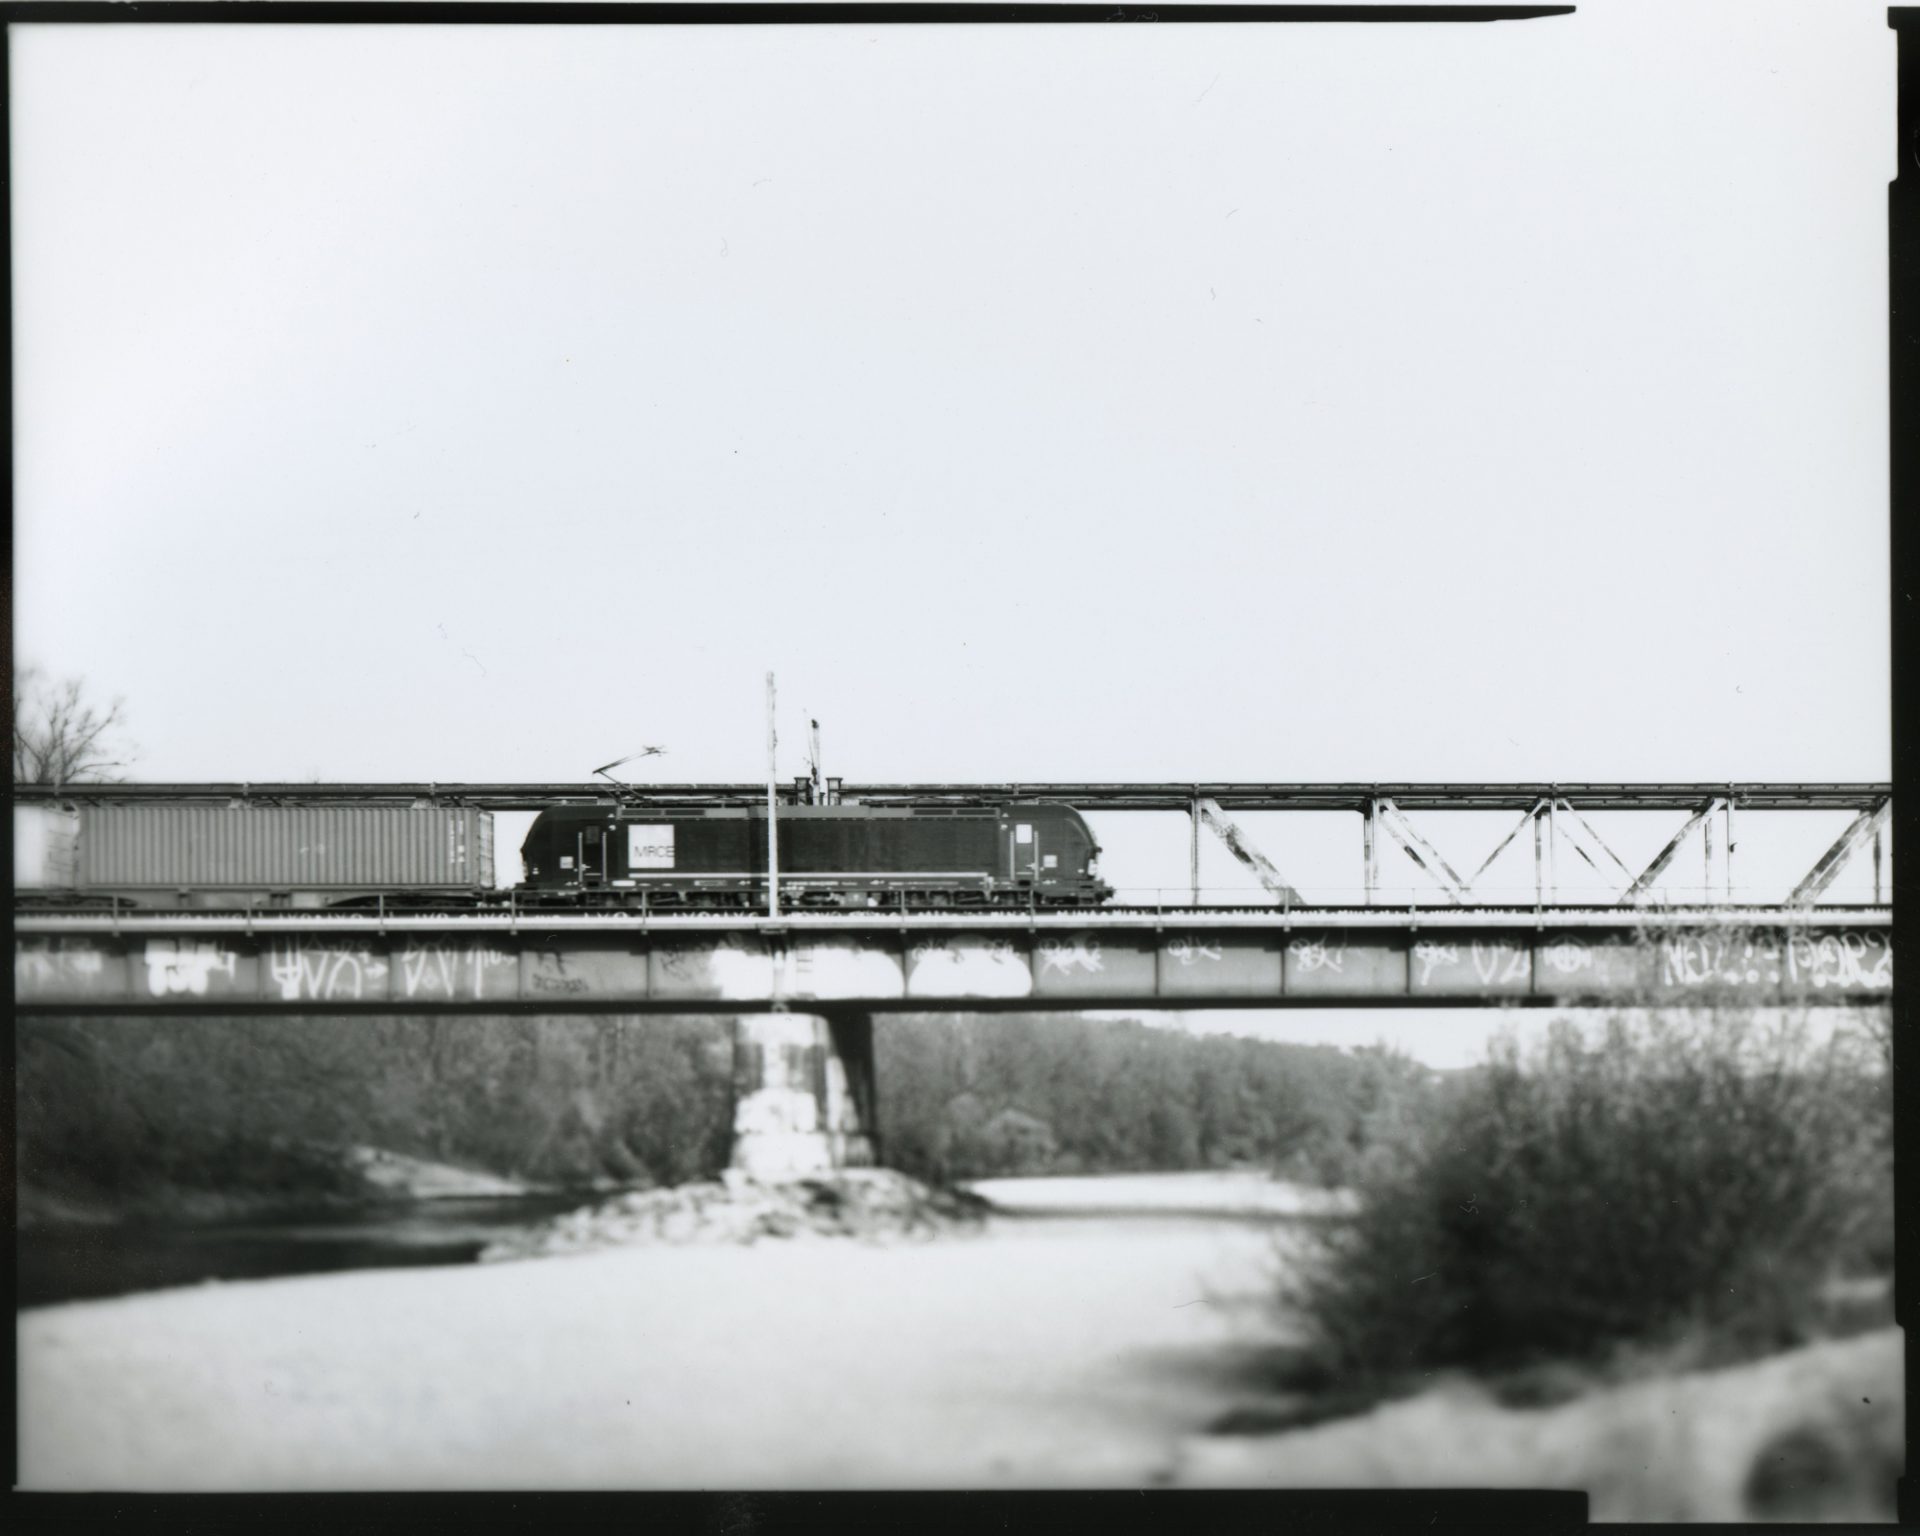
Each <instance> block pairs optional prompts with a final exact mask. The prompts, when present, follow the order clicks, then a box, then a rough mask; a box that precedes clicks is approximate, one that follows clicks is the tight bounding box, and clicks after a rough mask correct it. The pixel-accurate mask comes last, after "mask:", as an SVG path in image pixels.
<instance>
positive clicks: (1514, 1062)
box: [1286, 1015, 1891, 1379]
mask: <svg viewBox="0 0 1920 1536" xmlns="http://www.w3.org/2000/svg"><path fill="white" fill-rule="evenodd" d="M1844 1047H1845V1042H1844V1041H1842V1040H1838V1039H1829V1040H1827V1041H1824V1042H1822V1041H1816V1040H1815V1039H1814V1037H1813V1034H1812V1032H1811V1031H1810V1030H1809V1029H1808V1028H1807V1027H1805V1025H1804V1024H1802V1023H1800V1022H1798V1021H1795V1020H1792V1019H1788V1020H1784V1021H1780V1022H1777V1023H1774V1024H1760V1023H1756V1022H1755V1021H1754V1020H1753V1019H1752V1018H1750V1017H1749V1018H1745V1019H1743V1018H1741V1017H1739V1016H1737V1015H1728V1016H1704V1017H1689V1018H1682V1019H1673V1018H1664V1019H1662V1018H1654V1019H1624V1018H1619V1019H1614V1020H1611V1021H1609V1022H1608V1024H1607V1026H1606V1028H1605V1030H1604V1033H1603V1035H1602V1037H1601V1038H1600V1039H1598V1040H1597V1041H1591V1040H1587V1039H1583V1038H1582V1036H1581V1035H1580V1034H1579V1033H1578V1032H1577V1031H1575V1030H1574V1029H1573V1028H1572V1027H1571V1026H1569V1025H1566V1024H1564V1023H1563V1024H1558V1025H1556V1026H1555V1027H1554V1029H1553V1030H1552V1032H1551V1033H1550V1035H1549V1037H1548V1039H1547V1040H1546V1042H1545V1043H1544V1045H1543V1046H1542V1047H1540V1048H1537V1049H1535V1050H1534V1051H1531V1052H1528V1053H1523V1052H1521V1051H1520V1050H1519V1048H1518V1047H1517V1046H1515V1045H1514V1044H1513V1042H1512V1041H1511V1040H1507V1041H1504V1042H1502V1043H1501V1044H1500V1045H1498V1046H1496V1047H1495V1049H1494V1051H1493V1053H1492V1059H1491V1060H1490V1062H1489V1063H1488V1065H1487V1067H1486V1068H1485V1069H1484V1070H1483V1071H1482V1072H1480V1073H1478V1074H1476V1075H1475V1076H1474V1077H1473V1078H1472V1079H1470V1080H1468V1081H1467V1082H1466V1083H1464V1085H1463V1086H1462V1088H1461V1090H1460V1092H1459V1093H1457V1094H1456V1095H1452V1096H1450V1097H1449V1098H1448V1099H1447V1100H1445V1101H1443V1102H1441V1103H1440V1104H1439V1105H1438V1107H1437V1108H1436V1111H1435V1113H1434V1114H1433V1115H1432V1116H1431V1117H1430V1118H1429V1119H1428V1120H1427V1121H1426V1122H1425V1123H1418V1122H1414V1123H1403V1124H1402V1125H1400V1126H1399V1127H1398V1128H1397V1129H1396V1130H1395V1131H1394V1132H1393V1133H1392V1134H1391V1135H1390V1136H1389V1137H1387V1138H1386V1139H1384V1140H1382V1141H1381V1142H1379V1143H1377V1144H1376V1145H1375V1146H1374V1147H1373V1148H1372V1149H1371V1150H1370V1151H1369V1152H1368V1153H1367V1154H1366V1155H1365V1156H1364V1157H1363V1159H1362V1160H1361V1167H1360V1169H1359V1172H1358V1174H1357V1177H1356V1187H1357V1189H1358V1192H1359V1194H1360V1205H1359V1209H1358V1213H1357V1214H1356V1215H1355V1217H1354V1218H1353V1219H1352V1220H1351V1221H1349V1222H1346V1223H1343V1224H1340V1225H1337V1226H1334V1227H1331V1228H1328V1229H1326V1230H1325V1232H1324V1233H1323V1236H1322V1239H1321V1246H1320V1247H1319V1249H1318V1250H1317V1251H1316V1252H1314V1253H1313V1254H1312V1255H1311V1256H1310V1257H1309V1258H1308V1259H1307V1260H1306V1262H1305V1263H1304V1265H1303V1267H1301V1268H1300V1269H1299V1270H1298V1271H1297V1274H1296V1278H1295V1279H1294V1280H1293V1281H1292V1282H1291V1283H1290V1284H1289V1285H1288V1287H1287V1288H1286V1299H1287V1300H1288V1301H1289V1302H1291V1303H1292V1304H1293V1305H1294V1306H1295V1307H1297V1308H1298V1309H1299V1312H1300V1314H1301V1317H1302V1321H1303V1323H1304V1325H1305V1328H1306V1333H1307V1337H1308V1341H1309V1342H1308V1351H1309V1353H1310V1355H1311V1357H1312V1358H1313V1360H1314V1362H1315V1365H1316V1366H1317V1368H1319V1369H1320V1370H1322V1371H1326V1372H1332V1373H1337V1374H1339V1375H1340V1376H1342V1377H1346V1378H1352V1377H1356V1376H1359V1377H1366V1378H1373V1379H1381V1378H1386V1377H1391V1376H1394V1375H1396V1374H1398V1373H1402V1372H1411V1371H1431V1370H1434V1369H1438V1368H1443V1367H1448V1366H1468V1367H1504V1366H1511V1365H1517V1364H1521V1363H1524V1362H1527V1361H1531V1360H1537V1359H1541V1358H1545V1357H1571V1358H1590V1357H1595V1356H1600V1355H1604V1354H1605V1353H1607V1352H1608V1351H1609V1350H1610V1349H1612V1348H1613V1347H1614V1346H1616V1345H1618V1344H1621V1343H1623V1342H1626V1341H1648V1340H1657V1339H1662V1338H1674V1337H1677V1336H1679V1335H1681V1334H1685V1333H1688V1332H1690V1331H1699V1330H1704V1332H1705V1334H1706V1335H1707V1336H1709V1337H1712V1338H1713V1339H1715V1340H1717V1341H1719V1343H1720V1345H1721V1346H1722V1347H1723V1350H1724V1351H1725V1352H1728V1353H1735V1354H1738V1353H1747V1352H1751V1351H1756V1350H1760V1349H1765V1348H1771V1347H1779V1346H1782V1345H1785V1344H1787V1343H1791V1342H1794V1341H1796V1340H1797V1339H1799V1338H1802V1337H1804V1336H1805V1335H1806V1334H1807V1333H1808V1332H1809V1331H1810V1328H1811V1325H1812V1319H1813V1317H1814V1315H1815V1310H1816V1305H1817V1293H1818V1291H1819V1288H1820V1284H1821V1282H1822V1281H1823V1280H1824V1279H1825V1278H1826V1277H1827V1275H1828V1274H1829V1273H1830V1271H1831V1269H1832V1266H1833V1264H1834V1261H1835V1259H1836V1256H1844V1255H1846V1254H1848V1253H1849V1252H1855V1253H1857V1252H1861V1251H1864V1250H1865V1249H1867V1248H1870V1247H1871V1245H1872V1244H1873V1243H1874V1242H1875V1241H1878V1240H1880V1239H1881V1234H1880V1233H1878V1231H1877V1230H1876V1229H1877V1226H1878V1225H1879V1224H1881V1223H1883V1222H1884V1221H1885V1220H1886V1213H1887V1211H1888V1209H1889V1207H1888V1206H1887V1205H1886V1204H1885V1202H1886V1201H1887V1200H1888V1199H1889V1198H1890V1195H1889V1193H1888V1191H1889V1189H1890V1183H1891V1159H1890V1155H1889V1146H1890V1142H1889V1140H1888V1138H1887V1135H1886V1131H1885V1127H1886V1124H1887V1122H1888V1119H1889V1117H1890V1109H1891V1104H1890V1099H1891V1095H1890V1090H1889V1085H1888V1081H1887V1077H1886V1074H1885V1073H1884V1072H1883V1071H1880V1070H1877V1068H1876V1067H1875V1066H1874V1065H1873V1064H1872V1063H1871V1062H1867V1061H1863V1060H1862V1059H1861V1058H1860V1057H1859V1056H1858V1054H1857V1053H1849V1052H1848V1051H1847V1050H1846V1049H1845V1048H1844Z"/></svg>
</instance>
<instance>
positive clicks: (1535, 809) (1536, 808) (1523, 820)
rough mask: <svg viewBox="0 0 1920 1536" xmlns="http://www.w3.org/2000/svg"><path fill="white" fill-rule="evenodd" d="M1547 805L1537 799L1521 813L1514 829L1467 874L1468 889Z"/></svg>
mask: <svg viewBox="0 0 1920 1536" xmlns="http://www.w3.org/2000/svg"><path fill="white" fill-rule="evenodd" d="M1546 807H1547V802H1546V801H1544V800H1536V801H1534V803H1533V804H1532V805H1530V806H1528V807H1527V809H1526V810H1525V811H1524V812H1523V813H1522V814H1521V817H1520V819H1519V820H1518V821H1516V822H1515V823H1514V824H1513V830H1512V831H1511V832H1509V833H1508V834H1507V835H1506V836H1505V837H1503V838H1501V839H1500V841H1499V842H1498V843H1496V844H1495V845H1494V849H1493V852H1492V853H1490V854H1488V855H1487V856H1486V857H1485V858H1484V859H1482V860H1481V861H1480V867H1479V868H1478V869H1476V870H1475V871H1474V872H1473V873H1472V874H1471V875H1469V876H1467V880H1466V888H1467V889H1468V890H1472V889H1473V888H1474V886H1476V885H1478V884H1479V883H1480V877H1481V876H1482V875H1484V874H1485V873H1486V872H1487V871H1488V870H1489V869H1491V868H1493V861H1494V860H1495V859H1497V858H1499V857H1500V855H1501V854H1503V853H1505V852H1506V851H1507V845H1508V844H1509V843H1511V842H1512V841H1513V840H1514V839H1515V838H1516V837H1518V836H1519V835H1520V834H1521V833H1522V832H1524V831H1526V830H1527V823H1528V822H1530V821H1532V820H1533V818H1534V817H1536V816H1538V815H1539V814H1540V813H1541V812H1542V811H1543V810H1545V809H1546Z"/></svg>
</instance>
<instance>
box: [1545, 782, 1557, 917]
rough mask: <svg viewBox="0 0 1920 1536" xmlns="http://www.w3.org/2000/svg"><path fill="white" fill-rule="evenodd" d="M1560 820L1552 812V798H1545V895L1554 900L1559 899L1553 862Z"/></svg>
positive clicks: (1555, 869)
mask: <svg viewBox="0 0 1920 1536" xmlns="http://www.w3.org/2000/svg"><path fill="white" fill-rule="evenodd" d="M1559 844H1560V822H1559V820H1558V818H1556V817H1555V816H1554V814H1553V799H1552V797H1549V798H1548V800H1547V895H1548V896H1549V897H1550V898H1551V899H1552V900H1553V901H1554V902H1555V903H1558V902H1559V900H1560V873H1559V870H1558V868H1557V867H1556V865H1555V863H1554V856H1555V855H1556V854H1557V853H1558V852H1559Z"/></svg>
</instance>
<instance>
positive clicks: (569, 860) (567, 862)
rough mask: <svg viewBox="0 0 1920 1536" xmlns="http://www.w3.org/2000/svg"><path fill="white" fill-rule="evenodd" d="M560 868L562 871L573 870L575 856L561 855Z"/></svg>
mask: <svg viewBox="0 0 1920 1536" xmlns="http://www.w3.org/2000/svg"><path fill="white" fill-rule="evenodd" d="M560 867H561V868H562V869H572V868H573V855H572V854H570V853H563V854H561V855H560Z"/></svg>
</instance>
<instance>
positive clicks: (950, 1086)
mask: <svg viewBox="0 0 1920 1536" xmlns="http://www.w3.org/2000/svg"><path fill="white" fill-rule="evenodd" d="M875 1051H876V1056H877V1063H878V1074H879V1102H880V1117H881V1126H882V1132H883V1137H884V1148H885V1160H886V1161H887V1162H888V1163H889V1164H890V1165H891V1166H893V1167H896V1168H899V1169H901V1170H902V1171H904V1172H908V1173H912V1174H915V1175H917V1176H919V1177H922V1178H927V1179H932V1180H936V1181H943V1180H951V1179H960V1178H967V1177H981V1176H986V1175H991V1174H1007V1173H1044V1172H1076V1171H1079V1172H1102V1171H1109V1170H1112V1171H1118V1170H1132V1169H1187V1168H1208V1167H1224V1166H1228V1165H1231V1164H1255V1165H1261V1166H1271V1167H1285V1168H1286V1169H1288V1170H1289V1171H1291V1172H1294V1173H1296V1174H1304V1175H1307V1176H1318V1177H1326V1178H1333V1179H1338V1178H1340V1177H1342V1176H1343V1175H1344V1174H1345V1172H1346V1171H1347V1170H1348V1169H1349V1168H1350V1167H1351V1166H1352V1165H1353V1164H1354V1162H1355V1161H1356V1159H1357V1158H1358V1157H1359V1156H1360V1153H1361V1151H1362V1150H1363V1149H1364V1147H1365V1146H1366V1145H1367V1143H1368V1141H1369V1139H1370V1138H1371V1137H1372V1136H1374V1135H1375V1134H1376V1132H1377V1128H1378V1127H1379V1126H1380V1125H1381V1124H1383V1123H1386V1122H1387V1121H1388V1120H1389V1119H1391V1117H1392V1115H1394V1114H1396V1113H1400V1112H1402V1107H1403V1105H1404V1102H1405V1101H1406V1100H1407V1099H1408V1098H1409V1096H1410V1095H1415V1096H1417V1095H1418V1094H1419V1093H1420V1092H1422V1091H1424V1089H1423V1085H1424V1083H1425V1081H1426V1078H1427V1076H1428V1074H1426V1073H1424V1072H1422V1071H1420V1070H1419V1069H1417V1068H1414V1067H1412V1066H1411V1065H1410V1064H1409V1063H1407V1062H1405V1061H1404V1060H1401V1059H1399V1058H1396V1057H1393V1056H1390V1055H1388V1054H1386V1053H1383V1052H1379V1051H1363V1052H1359V1053H1356V1054H1354V1055H1352V1056H1349V1055H1346V1054H1343V1053H1342V1052H1340V1051H1338V1050H1335V1049H1332V1048H1330V1047H1305V1046H1288V1045H1275V1044H1266V1043H1262V1042H1257V1041H1252V1040H1242V1039H1228V1038H1222V1037H1215V1038H1195V1037H1192V1036H1188V1035H1183V1034H1177V1033H1173V1032H1170V1031H1166V1030H1158V1029H1150V1028H1147V1027H1146V1026H1143V1025H1140V1024H1134V1023H1127V1022H1109V1021H1098V1022H1096V1021H1089V1020H1084V1019H1078V1018H1072V1017H1061V1016H1049V1015H1014V1014H1003V1015H994V1016H988V1017H973V1018H967V1017H954V1016H949V1015H920V1016H907V1017H897V1016H896V1017H888V1018H883V1019H881V1020H879V1021H878V1022H877V1024H876V1029H875ZM16 1061H17V1066H18V1086H19V1095H18V1121H17V1129H18V1157H19V1164H18V1166H19V1173H20V1180H21V1186H22V1189H23V1191H24V1192H28V1193H43V1194H51V1195H54V1196H56V1197H59V1198H60V1199H63V1200H72V1201H77V1202H79V1203H81V1204H83V1205H91V1206H106V1207H109V1208H115V1209H120V1210H126V1211H139V1210H142V1209H151V1210H154V1211H156V1212H161V1213H164V1212H165V1211H167V1210H168V1209H169V1208H171V1207H175V1206H177V1205H178V1204H179V1202H178V1200H177V1198H176V1196H177V1194H178V1192H179V1191H182V1190H201V1191H211V1192H216V1193H218V1194H220V1195H223V1196H229V1197H233V1198H234V1200H235V1201H236V1203H245V1201H246V1200H247V1199H248V1198H250V1197H253V1196H256V1195H258V1196H261V1197H272V1196H275V1195H282V1194H284V1195H290V1196H318V1197H328V1196H339V1197H346V1196H349V1195H351V1194H352V1193H353V1192H354V1191H355V1189H356V1188H357V1186H356V1185H355V1184H354V1182H353V1180H352V1179H351V1178H350V1177H349V1176H348V1175H347V1174H346V1173H345V1172H344V1170H342V1169H341V1167H340V1165H339V1162H338V1160H337V1159H332V1160H330V1159H329V1158H328V1156H327V1155H326V1149H328V1148H338V1147H343V1146H349V1145H365V1146H374V1147H379V1148H383V1149H386V1150H389V1151H393V1152H399V1153H404V1154H408V1155H411V1156H417V1157H425V1158H431V1159H435V1160H438V1161H443V1162H449V1163H454V1164H458V1165H461V1166H466V1167H471V1168H475V1169H480V1170H484V1171H487V1172H491V1173H496V1174H503V1175H508V1176H517V1177H520V1178H523V1179H526V1180H529V1181H532V1182H535V1183H540V1184H548V1185H554V1184H559V1185H576V1186H577V1185H584V1184H588V1183H592V1182H595V1181H602V1182H605V1181H616V1182H620V1183H636V1184H646V1183H656V1184H673V1183H679V1182H683V1181H685V1180H689V1179H695V1178H701V1177H709V1176H711V1175H712V1174H713V1173H715V1172H716V1171H717V1170H718V1169H720V1168H721V1167H723V1166H724V1165H725V1163H726V1160H727V1157H728V1153H729V1141H730V1133H731V1128H732V1108H733V1083H732V1048H731V1031H730V1021H728V1020H725V1019H697V1018H666V1017H650V1018H645V1019H641V1018H612V1017H609V1018H574V1017H501V1018H489V1019H456V1018H443V1019H423V1018H399V1017H393V1018H281V1017H276V1018H261V1019H243V1018H232V1019H227V1018H221V1019H167V1020H143V1019H72V1020H64V1021H59V1022H54V1021H49V1020H26V1021H23V1022H22V1024H21V1026H20V1030H19V1034H18V1052H17V1056H16Z"/></svg>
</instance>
